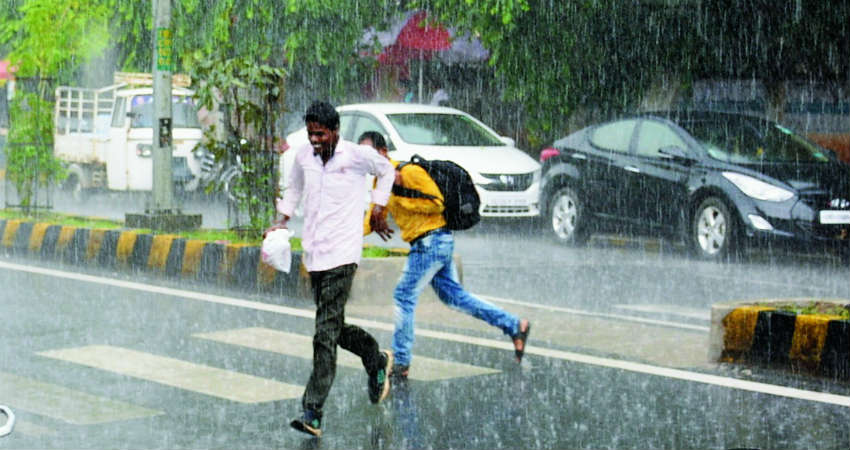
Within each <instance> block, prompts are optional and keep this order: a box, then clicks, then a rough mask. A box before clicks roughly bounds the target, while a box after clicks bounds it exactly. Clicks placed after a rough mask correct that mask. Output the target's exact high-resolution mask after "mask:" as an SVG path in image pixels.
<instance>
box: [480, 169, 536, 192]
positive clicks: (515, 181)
mask: <svg viewBox="0 0 850 450" xmlns="http://www.w3.org/2000/svg"><path fill="white" fill-rule="evenodd" d="M481 176H482V177H484V178H487V180H488V181H489V182H488V183H486V184H481V185H480V186H481V187H482V188H483V189H485V190H488V191H491V192H522V191H524V190H526V189H528V188H529V186H531V183H533V182H534V172H529V173H507V174H500V173H482V174H481Z"/></svg>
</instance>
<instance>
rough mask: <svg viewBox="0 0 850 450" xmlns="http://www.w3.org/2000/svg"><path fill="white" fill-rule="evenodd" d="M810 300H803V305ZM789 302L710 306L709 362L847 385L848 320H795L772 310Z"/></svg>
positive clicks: (820, 316) (819, 316)
mask: <svg viewBox="0 0 850 450" xmlns="http://www.w3.org/2000/svg"><path fill="white" fill-rule="evenodd" d="M811 300H812V299H805V301H806V302H809V301H811ZM788 301H789V300H788V299H782V300H767V301H759V302H750V303H751V304H748V305H732V304H722V305H715V306H714V307H713V308H712V327H711V344H710V354H709V358H710V359H711V360H713V361H720V362H743V363H754V364H767V365H771V366H778V367H785V368H788V369H790V370H793V371H797V372H807V373H812V374H817V375H822V376H827V377H832V378H835V379H839V380H850V320H846V319H842V318H841V317H840V316H834V315H827V314H805V315H798V314H795V313H793V312H789V311H782V310H779V309H777V308H776V307H774V306H772V305H771V303H779V302H783V303H787V302H788ZM792 301H793V300H792ZM817 301H819V302H827V303H835V304H837V305H843V304H847V303H850V301H848V300H830V299H817ZM752 303H758V305H752Z"/></svg>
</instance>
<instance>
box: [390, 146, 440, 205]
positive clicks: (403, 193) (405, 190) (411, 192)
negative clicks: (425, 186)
mask: <svg viewBox="0 0 850 450" xmlns="http://www.w3.org/2000/svg"><path fill="white" fill-rule="evenodd" d="M422 160H423V159H422V157H421V156H419V155H413V156H411V157H410V161H403V162H400V163H399V164H398V166H397V167H396V170H398V171H399V172H401V169H402V167H404V166H406V165H408V164H411V163H412V164H417V163H418V162H419V161H422ZM420 167H421V166H420ZM392 193H393V194H395V195H398V196H399V197H407V198H427V199H430V200H437V198H438V197H435V196H433V195H430V194H426V193H424V192H422V191H419V190H416V189H411V188H409V187H404V186H399V185H397V184H394V185H393V189H392Z"/></svg>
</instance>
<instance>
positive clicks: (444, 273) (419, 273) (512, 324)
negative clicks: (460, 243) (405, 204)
mask: <svg viewBox="0 0 850 450" xmlns="http://www.w3.org/2000/svg"><path fill="white" fill-rule="evenodd" d="M454 244H455V243H454V238H453V237H452V233H451V231H445V230H438V231H435V232H432V233H431V234H429V235H427V236H425V237H422V238H420V239H418V240H415V241H414V242H413V243H412V244H411V246H410V254H409V255H408V257H407V263H406V264H405V265H404V271H403V272H402V274H401V279H400V280H399V282H398V285H396V288H395V292H394V294H393V298H394V299H395V332H394V333H393V353H394V355H395V361H396V364H399V365H405V366H408V365H410V360H411V358H412V355H411V349H412V348H413V341H414V336H413V313H414V311H415V310H416V304H417V303H418V301H419V295H420V294H421V293H422V290H423V289H425V284H426V283H428V282H429V281H430V282H431V286H433V287H434V290H435V291H436V292H437V296H438V297H439V298H440V300H441V301H442V302H443V303H445V304H446V305H448V306H450V307H452V308H454V309H457V310H459V311H462V312H464V313H466V314H469V315H470V316H473V317H476V318H478V319H481V320H483V321H485V322H487V323H488V324H490V325H493V326H494V327H497V328H500V329H501V330H502V331H503V332H504V333H505V334H506V335H508V336H516V335H517V334H518V333H519V319H518V318H517V317H516V316H514V315H512V314H510V313H508V312H506V311H504V310H503V309H501V308H499V307H498V306H496V305H494V304H492V303H489V302H485V301H484V300H481V299H479V298H477V297H475V296H473V295H472V294H470V293H469V292H466V291H465V290H464V289H463V286H461V285H460V282H459V281H458V275H457V268H456V267H455V264H454V260H453V259H452V254H453V253H454Z"/></svg>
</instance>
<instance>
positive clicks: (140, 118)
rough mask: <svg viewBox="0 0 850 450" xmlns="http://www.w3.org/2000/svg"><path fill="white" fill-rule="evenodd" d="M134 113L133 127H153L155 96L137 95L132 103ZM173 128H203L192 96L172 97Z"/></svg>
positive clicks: (131, 110)
mask: <svg viewBox="0 0 850 450" xmlns="http://www.w3.org/2000/svg"><path fill="white" fill-rule="evenodd" d="M130 108H131V109H130V112H132V113H133V114H134V115H133V122H132V125H131V127H133V128H151V127H153V96H152V95H137V96H135V97H133V100H132V102H131V105H130ZM171 120H172V123H171V128H201V124H200V122H199V121H198V109H197V108H195V104H194V102H192V98H191V97H188V96H185V95H175V96H173V97H171Z"/></svg>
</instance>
